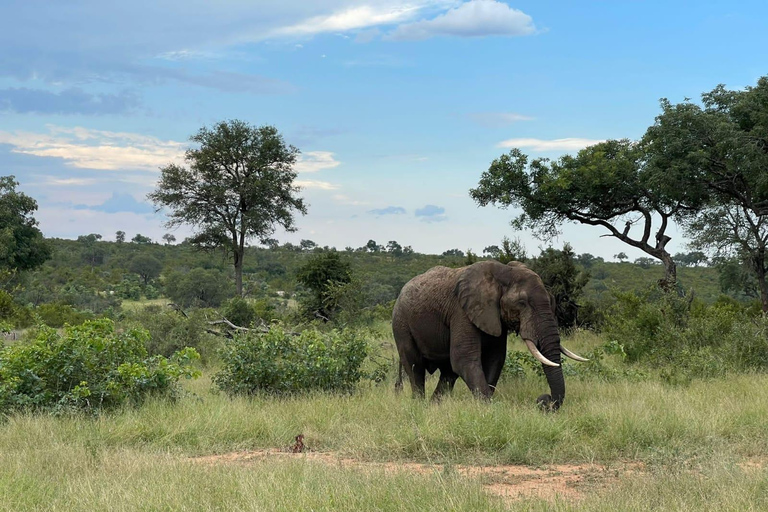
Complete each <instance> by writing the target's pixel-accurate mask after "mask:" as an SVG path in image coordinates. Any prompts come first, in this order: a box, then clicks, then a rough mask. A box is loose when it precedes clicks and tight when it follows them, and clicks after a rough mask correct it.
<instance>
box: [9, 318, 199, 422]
mask: <svg viewBox="0 0 768 512" xmlns="http://www.w3.org/2000/svg"><path fill="white" fill-rule="evenodd" d="M148 337H149V334H148V333H147V332H146V331H144V330H139V329H134V330H129V331H126V332H125V333H121V334H116V333H115V331H114V325H113V323H112V321H111V320H108V319H100V320H94V321H89V322H86V323H84V324H83V325H81V326H77V327H67V328H66V329H65V331H64V334H63V335H61V334H58V333H57V332H56V331H55V330H54V329H51V328H45V327H44V328H41V329H40V330H39V332H38V333H37V337H36V338H35V339H34V340H33V341H32V342H31V343H20V344H15V345H12V346H9V347H6V348H4V349H2V350H0V411H2V412H5V413H8V412H13V411H29V410H50V411H54V412H63V411H70V410H86V411H94V410H99V409H105V408H112V407H116V406H119V405H123V404H126V403H140V402H141V401H142V400H144V398H146V397H147V396H149V395H166V396H167V395H172V394H173V392H174V391H175V389H176V383H177V381H178V380H179V379H180V378H181V377H187V378H191V377H195V376H197V375H198V372H196V371H195V370H193V369H192V368H191V362H192V361H193V360H195V359H197V358H198V357H199V356H198V354H197V352H195V350H194V349H191V348H190V349H184V350H182V351H180V352H177V353H175V354H173V356H172V357H171V358H170V359H166V358H165V357H162V356H154V357H148V356H147V351H146V348H145V347H144V345H145V343H146V341H147V338H148Z"/></svg>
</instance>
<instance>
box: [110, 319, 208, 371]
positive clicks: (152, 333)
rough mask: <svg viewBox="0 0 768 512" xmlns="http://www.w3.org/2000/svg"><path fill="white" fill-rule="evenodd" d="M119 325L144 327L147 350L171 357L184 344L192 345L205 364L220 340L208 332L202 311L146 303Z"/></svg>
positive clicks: (186, 345) (185, 345)
mask: <svg viewBox="0 0 768 512" xmlns="http://www.w3.org/2000/svg"><path fill="white" fill-rule="evenodd" d="M122 324H123V325H124V326H126V327H129V328H134V329H145V330H146V331H147V332H148V333H149V337H148V338H147V339H146V340H145V346H146V349H147V353H149V354H150V355H162V356H165V357H171V356H172V355H173V354H174V353H175V352H177V351H178V350H181V349H183V348H184V347H191V348H194V349H195V350H196V351H197V352H198V353H199V354H200V356H201V358H202V361H203V362H204V363H207V362H209V361H210V360H211V359H213V358H215V357H216V351H217V350H218V349H219V348H220V347H221V339H220V338H219V337H217V336H215V335H212V334H210V333H208V332H207V328H208V324H207V321H206V319H205V312H204V311H201V310H196V311H193V312H191V313H190V314H189V315H188V316H184V315H182V314H181V313H179V312H177V311H173V310H170V309H169V308H163V307H160V306H156V305H150V306H146V307H144V308H141V309H138V310H137V311H134V312H131V313H128V314H126V315H125V317H124V319H123V321H122Z"/></svg>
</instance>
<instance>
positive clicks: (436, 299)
mask: <svg viewBox="0 0 768 512" xmlns="http://www.w3.org/2000/svg"><path fill="white" fill-rule="evenodd" d="M554 306H555V303H554V297H553V296H552V295H551V294H549V293H548V291H547V290H546V288H545V287H544V283H543V282H542V281H541V278H540V277H539V276H538V275H537V274H536V273H535V272H533V271H532V270H530V269H529V268H528V267H526V266H525V265H524V264H523V263H520V262H516V261H514V262H510V263H508V264H506V265H505V264H503V263H500V262H498V261H480V262H477V263H474V264H472V265H469V266H466V267H461V268H448V267H442V266H438V267H433V268H431V269H430V270H428V271H426V272H425V273H423V274H420V275H418V276H416V277H414V278H413V279H411V280H410V281H409V282H408V283H406V285H405V286H404V287H403V289H402V290H401V291H400V295H399V296H398V298H397V301H396V302H395V307H394V310H393V312H392V332H393V334H394V337H395V344H396V345H397V351H398V355H399V356H400V368H399V373H400V379H399V382H398V384H397V388H398V389H399V388H401V387H402V372H403V370H405V373H406V374H407V376H408V379H409V380H410V384H411V390H412V393H413V396H414V398H423V397H424V380H425V377H426V372H429V373H430V374H432V373H434V372H435V371H436V370H440V379H439V381H438V384H437V387H436V388H435V391H434V394H433V395H432V399H433V400H439V399H440V398H441V397H442V396H443V395H444V394H446V393H450V392H451V391H452V390H453V386H454V384H455V383H456V379H457V378H458V377H461V378H462V379H463V380H464V382H465V383H466V384H467V386H468V387H469V389H470V390H471V391H472V392H473V393H474V394H475V395H476V396H479V397H484V398H486V399H490V398H491V396H492V395H493V392H494V390H495V387H496V383H497V382H498V380H499V376H500V375H501V370H502V368H503V367H504V362H505V360H506V355H507V333H508V332H509V331H510V330H511V331H514V332H516V333H517V334H519V335H520V337H521V338H522V339H523V341H524V342H525V344H526V346H527V347H528V350H530V352H531V354H533V356H534V357H535V358H536V359H538V360H539V361H540V362H541V363H542V365H543V368H544V373H545V375H546V378H547V382H548V384H549V388H550V393H551V394H544V395H541V396H539V398H538V399H537V403H538V404H539V405H540V406H541V407H543V408H545V409H548V410H557V409H558V408H559V407H560V406H561V405H562V403H563V400H564V398H565V380H564V379H563V370H562V367H561V366H560V354H561V353H562V354H563V355H565V356H567V357H570V358H572V359H575V360H577V361H588V359H585V358H583V357H581V356H579V355H577V354H575V353H573V352H571V351H569V350H567V349H566V348H564V347H562V346H561V345H560V334H559V331H558V326H557V319H556V317H555V313H554V309H555V308H554Z"/></svg>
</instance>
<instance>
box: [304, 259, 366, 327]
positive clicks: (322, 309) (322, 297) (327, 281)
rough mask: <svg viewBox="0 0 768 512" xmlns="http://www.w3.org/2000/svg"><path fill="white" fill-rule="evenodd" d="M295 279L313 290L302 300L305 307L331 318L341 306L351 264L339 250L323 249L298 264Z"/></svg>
mask: <svg viewBox="0 0 768 512" xmlns="http://www.w3.org/2000/svg"><path fill="white" fill-rule="evenodd" d="M296 279H297V281H298V282H299V283H301V284H302V285H304V286H305V287H307V288H309V289H310V290H311V292H312V294H311V295H309V296H307V297H305V298H304V300H303V308H304V310H305V311H306V312H308V313H309V314H310V316H311V315H312V314H314V313H315V312H318V313H319V314H320V315H322V316H324V317H326V318H331V317H333V315H334V314H336V313H337V312H338V310H339V309H340V305H341V302H342V297H343V295H344V293H345V292H346V289H345V285H348V284H350V283H351V282H352V266H351V265H350V263H349V261H347V260H346V259H344V258H342V257H341V255H340V254H339V253H338V252H336V251H331V252H324V253H320V254H318V255H315V256H312V257H311V258H310V259H309V260H308V261H307V263H306V264H304V265H303V266H302V267H301V268H299V271H298V273H297V274H296Z"/></svg>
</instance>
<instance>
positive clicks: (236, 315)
mask: <svg viewBox="0 0 768 512" xmlns="http://www.w3.org/2000/svg"><path fill="white" fill-rule="evenodd" d="M222 314H223V315H224V318H226V319H227V320H229V321H230V322H232V323H233V324H235V325H239V326H241V327H249V326H250V325H251V324H252V323H253V322H255V321H256V310H255V309H254V308H253V307H252V306H251V305H250V304H249V303H248V301H247V300H245V299H243V298H242V297H234V298H231V299H229V300H228V301H227V302H225V303H224V307H223V308H222Z"/></svg>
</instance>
